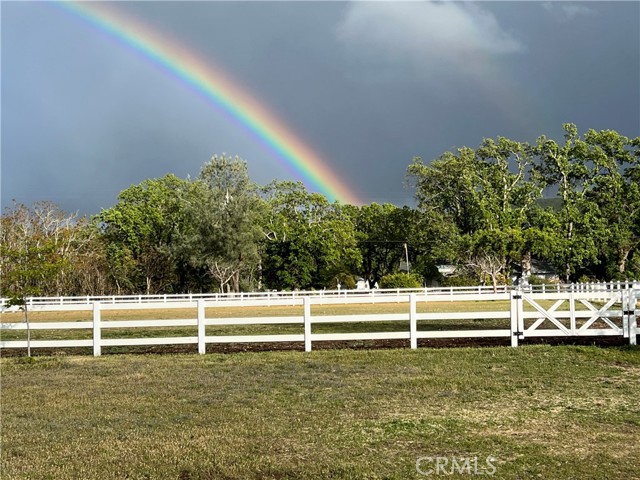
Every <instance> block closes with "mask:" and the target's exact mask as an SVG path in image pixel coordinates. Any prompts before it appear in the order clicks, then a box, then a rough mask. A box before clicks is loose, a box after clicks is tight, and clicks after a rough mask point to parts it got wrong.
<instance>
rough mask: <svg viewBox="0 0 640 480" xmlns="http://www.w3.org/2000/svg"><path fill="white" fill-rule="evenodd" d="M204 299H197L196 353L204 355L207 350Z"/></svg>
mask: <svg viewBox="0 0 640 480" xmlns="http://www.w3.org/2000/svg"><path fill="white" fill-rule="evenodd" d="M204 312H205V311H204V300H203V299H199V300H198V353H199V354H200V355H204V354H205V352H206V351H207V344H206V343H205V336H206V333H207V332H206V328H205V327H206V325H205V321H204V320H205V314H204Z"/></svg>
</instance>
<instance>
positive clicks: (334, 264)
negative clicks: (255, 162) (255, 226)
mask: <svg viewBox="0 0 640 480" xmlns="http://www.w3.org/2000/svg"><path fill="white" fill-rule="evenodd" d="M262 196H263V201H264V209H263V211H264V216H263V221H262V230H263V240H262V259H263V261H262V272H263V277H264V281H265V284H266V285H267V287H268V288H276V289H309V288H322V287H325V286H332V284H333V283H334V282H335V279H336V278H337V277H338V276H340V275H344V274H346V273H348V274H353V273H354V272H356V271H357V270H358V269H359V267H360V262H361V256H360V251H359V250H358V248H357V242H356V232H355V228H354V224H353V222H352V212H351V210H350V208H349V207H347V206H342V205H340V204H338V203H337V202H336V203H329V201H328V200H327V199H326V197H324V196H323V195H321V194H318V193H309V192H307V190H306V189H305V187H304V186H303V185H302V183H300V182H272V183H271V184H269V185H267V186H266V187H264V188H263V189H262Z"/></svg>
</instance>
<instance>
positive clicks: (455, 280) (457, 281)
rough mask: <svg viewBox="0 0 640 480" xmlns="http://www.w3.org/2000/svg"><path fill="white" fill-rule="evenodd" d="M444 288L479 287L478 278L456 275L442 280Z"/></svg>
mask: <svg viewBox="0 0 640 480" xmlns="http://www.w3.org/2000/svg"><path fill="white" fill-rule="evenodd" d="M441 284H442V286H443V287H470V286H473V285H478V278H477V277H474V276H472V275H465V274H463V275H454V276H451V277H445V278H444V279H443V280H442V283H441Z"/></svg>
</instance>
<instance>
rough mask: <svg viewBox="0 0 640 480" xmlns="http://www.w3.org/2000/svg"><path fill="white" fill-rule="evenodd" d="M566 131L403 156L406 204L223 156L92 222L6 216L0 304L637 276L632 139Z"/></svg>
mask: <svg viewBox="0 0 640 480" xmlns="http://www.w3.org/2000/svg"><path fill="white" fill-rule="evenodd" d="M563 128H564V141H562V142H556V141H554V140H552V139H549V138H547V137H545V136H541V137H539V138H538V139H537V141H536V142H535V144H528V143H526V142H519V141H515V140H510V139H507V138H504V137H498V138H496V139H485V140H483V141H482V143H481V144H480V145H479V146H478V147H477V148H470V147H463V148H459V149H457V150H455V151H448V152H445V153H444V154H442V155H441V156H440V157H439V158H437V159H435V160H433V161H431V162H424V161H423V160H422V159H421V158H414V159H413V161H412V162H411V163H410V165H409V166H408V168H407V180H408V184H409V185H410V186H411V187H412V188H414V190H415V198H416V206H415V208H413V207H407V206H405V207H398V206H395V205H391V204H377V203H372V204H370V205H362V206H354V205H344V204H341V203H339V202H330V201H329V200H327V198H326V197H325V196H323V195H322V194H319V193H312V192H308V191H307V190H306V189H305V187H304V186H303V184H302V183H300V182H291V181H274V182H272V183H270V184H268V185H265V186H260V185H256V184H255V183H253V182H252V181H251V180H250V178H249V175H248V169H247V164H246V162H244V161H243V160H242V159H240V158H238V157H235V158H232V157H228V156H226V155H221V156H214V157H213V158H211V160H210V161H209V162H207V163H206V164H205V165H204V166H203V167H202V170H201V172H200V174H199V176H198V177H197V178H196V179H194V180H191V179H181V178H178V177H176V176H175V175H172V174H169V175H166V176H164V177H161V178H155V179H148V180H145V181H143V182H141V183H140V184H137V185H132V186H131V187H129V188H127V189H125V190H123V191H122V192H121V193H120V195H119V197H118V202H117V203H116V204H115V205H114V206H112V207H110V208H107V209H104V210H102V211H101V212H100V213H99V214H97V215H95V216H94V217H92V218H84V217H79V216H78V215H77V214H69V213H67V212H64V211H62V210H61V209H60V208H59V207H57V206H56V205H55V204H53V203H51V202H38V203H36V204H34V205H32V206H25V205H21V204H14V205H12V206H11V207H8V208H5V210H4V212H3V214H2V217H1V227H2V230H1V231H0V235H1V238H0V240H1V244H0V261H1V264H0V269H1V272H0V273H1V275H2V283H1V284H0V288H1V294H2V295H3V296H14V297H15V296H28V295H89V294H95V295H97V294H129V293H148V294H156V293H183V292H210V291H219V292H231V291H234V292H237V291H255V290H265V289H269V290H272V289H275V290H294V289H300V290H308V289H322V288H336V287H337V286H338V284H340V285H341V286H343V287H345V288H353V287H354V285H355V283H354V282H355V277H356V276H361V277H363V278H365V279H367V280H369V281H370V283H371V285H373V284H374V283H375V282H379V283H380V286H381V287H385V286H405V285H406V286H409V285H416V286H421V285H423V284H429V283H433V282H437V283H440V284H478V283H482V284H493V285H494V286H495V285H498V284H501V283H509V282H510V281H512V280H513V278H515V277H528V276H529V275H530V273H531V267H532V262H534V261H538V262H544V263H545V264H546V265H548V266H549V267H550V268H551V269H552V270H553V271H555V272H556V273H557V274H558V277H559V278H560V279H561V280H562V281H576V280H580V279H584V278H589V279H594V280H614V279H631V278H636V279H637V278H640V249H639V245H640V137H636V138H627V137H625V136H623V135H621V134H619V133H617V132H615V131H612V130H602V131H595V130H588V131H587V132H586V133H584V134H583V135H580V134H579V132H578V129H577V127H576V126H575V125H573V124H565V125H564V126H563ZM406 260H408V265H407V262H406ZM443 264H446V265H451V266H453V267H455V271H454V273H453V275H451V276H447V277H444V276H443V275H442V273H440V270H439V269H438V266H439V265H443ZM401 270H403V272H402V273H400V274H399V272H400V271H401ZM407 270H409V271H410V273H409V272H406V271H407Z"/></svg>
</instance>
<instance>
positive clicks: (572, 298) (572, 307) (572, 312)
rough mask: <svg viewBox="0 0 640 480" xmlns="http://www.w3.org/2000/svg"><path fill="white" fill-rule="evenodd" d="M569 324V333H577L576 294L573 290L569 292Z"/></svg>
mask: <svg viewBox="0 0 640 480" xmlns="http://www.w3.org/2000/svg"><path fill="white" fill-rule="evenodd" d="M569 324H570V329H571V335H573V336H575V335H577V334H578V330H577V328H576V295H575V293H573V292H571V293H569Z"/></svg>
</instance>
